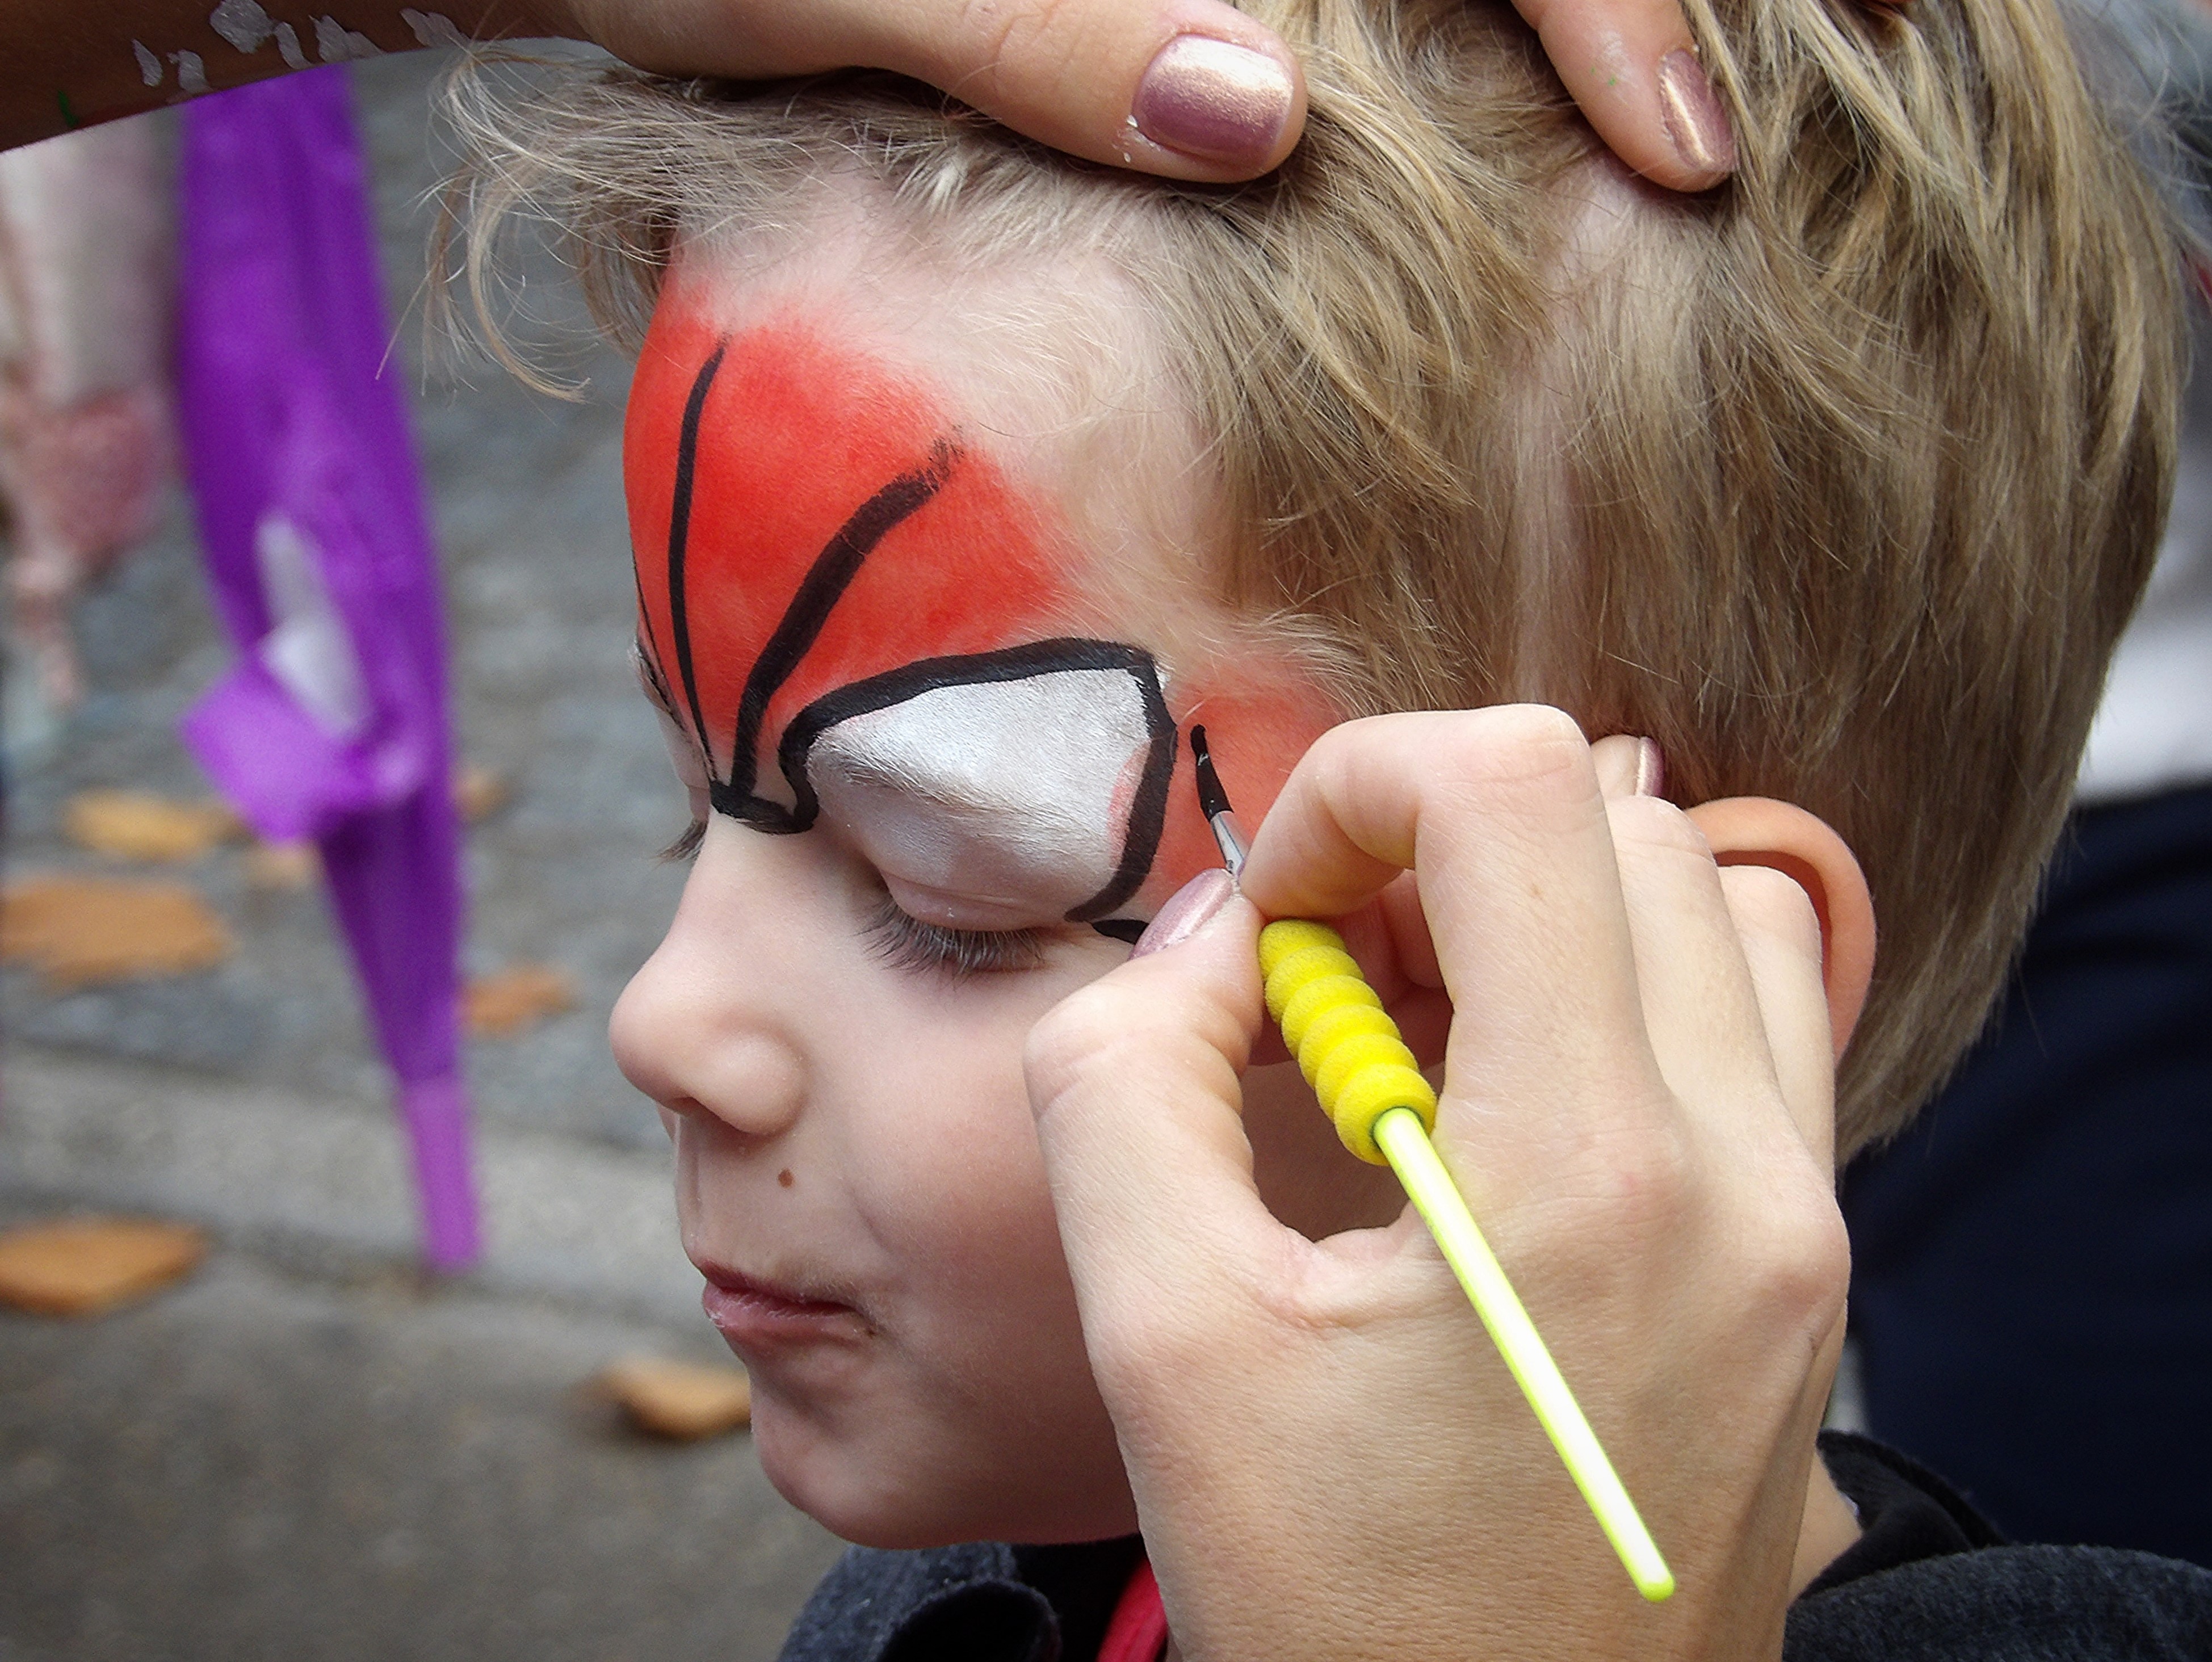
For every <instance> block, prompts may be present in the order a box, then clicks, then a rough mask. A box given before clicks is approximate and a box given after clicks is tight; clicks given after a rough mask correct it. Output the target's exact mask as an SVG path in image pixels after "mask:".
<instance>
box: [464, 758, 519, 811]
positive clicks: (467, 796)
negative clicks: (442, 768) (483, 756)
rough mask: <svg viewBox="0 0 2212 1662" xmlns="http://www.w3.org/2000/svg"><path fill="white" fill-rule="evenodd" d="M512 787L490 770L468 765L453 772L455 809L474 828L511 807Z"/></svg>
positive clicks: (471, 763)
mask: <svg viewBox="0 0 2212 1662" xmlns="http://www.w3.org/2000/svg"><path fill="white" fill-rule="evenodd" d="M508 794H509V787H508V785H507V781H506V780H504V779H502V778H501V777H500V776H499V775H497V774H495V773H494V772H493V771H492V770H490V769H489V768H487V767H479V766H478V765H477V764H476V763H474V762H465V763H463V764H461V765H460V766H459V768H457V769H455V770H454V772H453V807H454V808H455V809H456V810H457V811H458V812H459V814H460V816H461V818H462V819H464V820H465V821H467V823H469V824H470V825H475V824H476V822H477V820H479V819H483V818H485V817H486V816H487V815H489V814H494V813H498V812H499V811H500V809H501V808H502V807H506V806H507V796H508Z"/></svg>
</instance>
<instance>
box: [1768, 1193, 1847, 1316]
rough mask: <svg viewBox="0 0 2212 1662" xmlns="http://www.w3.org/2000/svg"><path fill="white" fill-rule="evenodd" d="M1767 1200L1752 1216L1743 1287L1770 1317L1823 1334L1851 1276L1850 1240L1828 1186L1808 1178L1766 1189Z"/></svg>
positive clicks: (1836, 1313)
mask: <svg viewBox="0 0 2212 1662" xmlns="http://www.w3.org/2000/svg"><path fill="white" fill-rule="evenodd" d="M1768 1193H1769V1196H1770V1203H1769V1204H1768V1205H1766V1206H1765V1207H1763V1208H1761V1209H1760V1215H1759V1217H1758V1218H1757V1219H1755V1220H1754V1221H1753V1229H1752V1230H1751V1232H1750V1238H1751V1239H1753V1240H1754V1241H1755V1242H1756V1243H1757V1245H1756V1248H1755V1251H1756V1254H1757V1257H1756V1261H1755V1263H1753V1265H1752V1266H1751V1268H1750V1270H1749V1273H1748V1275H1747V1282H1748V1283H1749V1286H1748V1288H1747V1292H1748V1294H1749V1296H1750V1297H1751V1298H1752V1300H1753V1301H1754V1302H1755V1303H1756V1305H1757V1306H1759V1308H1760V1309H1762V1310H1763V1311H1765V1312H1766V1314H1767V1317H1768V1318H1769V1319H1770V1320H1772V1321H1774V1322H1777V1323H1779V1324H1786V1325H1790V1326H1793V1327H1801V1328H1802V1329H1804V1330H1807V1331H1808V1333H1811V1334H1814V1335H1818V1334H1821V1333H1825V1332H1826V1330H1827V1329H1828V1328H1829V1326H1830V1325H1832V1324H1833V1323H1834V1322H1835V1321H1836V1320H1837V1319H1838V1318H1840V1317H1841V1315H1842V1314H1843V1309H1844V1298H1845V1296H1846V1294H1847V1293H1848V1292H1849V1289H1850V1275H1851V1242H1850V1233H1849V1232H1848V1231H1847V1230H1846V1229H1845V1227H1844V1215H1843V1212H1842V1209H1841V1208H1839V1207H1838V1205H1837V1204H1836V1200H1835V1195H1834V1191H1833V1190H1832V1189H1831V1188H1830V1187H1829V1186H1828V1185H1827V1184H1823V1183H1819V1182H1816V1181H1814V1180H1813V1179H1811V1178H1808V1179H1807V1181H1806V1182H1805V1183H1803V1184H1775V1185H1771V1187H1770V1189H1769V1191H1768Z"/></svg>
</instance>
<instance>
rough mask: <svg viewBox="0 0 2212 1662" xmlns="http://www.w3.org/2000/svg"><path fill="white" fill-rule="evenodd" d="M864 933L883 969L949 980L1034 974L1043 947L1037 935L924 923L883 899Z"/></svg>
mask: <svg viewBox="0 0 2212 1662" xmlns="http://www.w3.org/2000/svg"><path fill="white" fill-rule="evenodd" d="M867 932H868V938H869V941H870V943H871V944H872V946H873V947H874V948H875V951H876V953H877V955H878V957H880V958H881V959H883V960H884V962H885V963H886V964H889V965H892V966H893V967H895V968H897V969H902V970H912V971H917V972H920V973H923V974H937V975H945V976H949V977H951V978H952V979H954V980H963V979H965V978H966V977H969V976H974V975H1005V974H1010V973H1012V972H1013V971H1020V970H1034V969H1036V967H1037V966H1038V965H1041V964H1042V963H1043V962H1044V953H1045V945H1046V941H1047V934H1046V932H1045V931H1044V930H1042V929H952V928H946V927H945V925H943V924H941V923H925V922H922V921H921V919H920V918H918V917H915V916H911V915H910V914H908V912H906V911H904V910H901V908H900V906H899V904H898V903H897V902H896V901H895V900H893V899H892V898H890V895H889V894H885V895H884V896H883V897H882V898H880V899H879V900H878V902H877V903H876V904H875V906H874V908H873V910H872V912H871V913H870V916H869V918H868V924H867Z"/></svg>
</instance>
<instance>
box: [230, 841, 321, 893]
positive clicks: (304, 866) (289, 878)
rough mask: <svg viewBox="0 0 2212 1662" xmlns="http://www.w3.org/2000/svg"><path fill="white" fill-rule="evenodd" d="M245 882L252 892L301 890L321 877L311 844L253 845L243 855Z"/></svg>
mask: <svg viewBox="0 0 2212 1662" xmlns="http://www.w3.org/2000/svg"><path fill="white" fill-rule="evenodd" d="M245 864H246V886H248V887H249V888H255V889H304V888H306V887H307V886H308V885H309V884H311V883H313V881H314V880H316V879H317V878H319V877H320V876H321V875H322V874H323V856H322V855H321V853H320V852H319V850H318V849H316V847H315V845H314V844H313V843H255V844H254V845H253V846H252V848H250V849H247V850H246V861H245Z"/></svg>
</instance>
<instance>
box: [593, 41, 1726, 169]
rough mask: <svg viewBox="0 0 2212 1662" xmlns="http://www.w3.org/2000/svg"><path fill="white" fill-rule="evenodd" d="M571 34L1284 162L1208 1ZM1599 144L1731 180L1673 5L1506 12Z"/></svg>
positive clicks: (1091, 134)
mask: <svg viewBox="0 0 2212 1662" xmlns="http://www.w3.org/2000/svg"><path fill="white" fill-rule="evenodd" d="M554 3H559V4H562V5H563V6H565V7H566V9H568V11H569V12H570V13H571V14H572V15H574V19H575V21H576V23H577V25H579V26H580V27H575V28H573V29H570V30H564V31H563V32H564V33H580V34H581V35H583V36H584V37H585V38H586V39H589V40H596V41H598V42H599V44H600V45H601V46H605V47H606V48H607V49H608V50H609V51H611V52H614V53H616V54H617V56H619V57H622V58H626V59H628V60H629V62H631V63H634V64H639V65H641V67H644V68H647V69H655V70H670V71H671V72H674V73H678V74H687V75H690V74H714V75H736V76H757V75H787V74H793V73H800V72H805V71H811V70H823V69H832V68H836V67H839V66H842V65H844V64H862V65H867V66H871V67H875V68H881V69H891V70H901V71H902V72H904V73H906V74H908V75H912V76H917V77H919V78H921V79H922V80H925V81H927V82H932V83H933V84H934V85H936V86H939V87H942V88H945V90H946V91H947V92H950V93H952V94H955V95H956V96H957V97H959V98H962V99H963V100H966V101H967V102H969V103H970V104H973V105H974V106H975V107H976V108H978V109H980V110H982V111H983V112H984V113H987V114H988V115H992V116H994V117H996V118H997V119H1000V120H1001V121H1003V122H1005V123H1006V125H1008V126H1011V127H1014V128H1018V130H1020V131H1023V132H1025V133H1027V134H1029V135H1030V137H1032V138H1037V139H1042V141H1043V142H1045V143H1048V144H1051V145H1053V146H1054V147H1056V148H1057V149H1063V150H1066V151H1069V152H1070V153H1072V154H1073V155H1081V156H1087V157H1089V158H1090V159H1091V160H1092V161H1106V162H1115V163H1119V164H1120V165H1121V166H1124V167H1134V168H1137V169H1139V171H1142V172H1145V173H1153V174H1165V175H1167V176H1168V177H1170V178H1174V179H1197V180H1237V179H1249V178H1251V177H1253V176H1254V175H1255V174H1261V173H1265V172H1266V171H1267V169H1268V168H1270V167H1273V166H1274V165H1275V164H1276V163H1277V162H1279V161H1281V160H1282V159H1283V158H1284V157H1285V155H1289V154H1290V152H1291V147H1292V146H1293V145H1295V144H1296V143H1297V139H1298V133H1299V130H1300V129H1301V128H1302V127H1303V126H1304V122H1305V82H1304V76H1302V74H1301V73H1300V71H1299V67H1298V63H1297V58H1295V57H1294V56H1293V54H1292V53H1291V51H1290V49H1289V48H1288V47H1287V46H1285V45H1284V44H1283V41H1282V40H1281V38H1280V37H1279V36H1278V35H1277V34H1276V33H1274V32H1273V30H1272V29H1269V28H1267V27H1266V26H1265V25H1263V24H1261V22H1259V21H1256V20H1255V19H1254V18H1251V17H1249V16H1247V15H1244V14H1243V12H1240V11H1238V10H1237V9H1235V8H1234V7H1232V6H1230V5H1228V4H1225V3H1223V0H983V3H977V0H931V3H908V4H896V5H893V4H885V3H884V0H834V3H823V4H817V5H807V6H791V5H788V4H782V3H777V0H661V3H659V4H656V5H645V4H640V3H638V0H554ZM1514 4H1515V5H1516V8H1517V9H1519V10H1520V12H1521V15H1522V16H1523V17H1524V18H1525V19H1527V20H1528V24H1529V26H1530V27H1533V28H1534V29H1535V30H1536V32H1537V33H1538V35H1539V37H1540V38H1541V40H1542V41H1543V43H1544V49H1545V51H1546V52H1548V53H1549V54H1550V56H1551V59H1552V63H1553V67H1554V68H1555V69H1557V70H1558V71H1559V77H1560V79H1561V80H1562V81H1564V82H1565V83H1566V87H1567V90H1568V92H1569V93H1570V94H1571V95H1572V96H1573V98H1574V99H1575V101H1576V102H1577V103H1578V104H1580V105H1581V106H1582V108H1583V113H1584V114H1585V115H1587V116H1588V117H1589V122H1590V125H1592V126H1593V127H1595V129H1596V130H1597V132H1598V135H1599V137H1601V138H1603V139H1604V141H1605V142H1606V143H1607V144H1608V145H1610V146H1612V148H1613V150H1614V151H1615V152H1616V153H1618V154H1619V155H1620V158H1621V159H1622V160H1623V161H1626V163H1627V164H1628V165H1629V166H1630V167H1633V168H1635V169H1636V171H1637V172H1638V173H1640V174H1644V176H1645V177H1646V178H1648V179H1650V180H1655V181H1656V182H1657V183H1659V184H1662V185H1666V186H1671V187H1673V188H1674V189H1676V190H1684V191H1699V190H1704V189H1705V188H1707V187H1708V186H1712V185H1716V184H1717V183H1719V182H1720V180H1723V179H1724V178H1725V177H1727V175H1728V174H1729V171H1730V170H1731V169H1732V168H1733V167H1735V139H1734V137H1733V136H1732V135H1731V133H1730V131H1729V122H1728V117H1727V116H1726V114H1724V113H1723V111H1722V109H1721V107H1720V104H1719V102H1718V101H1717V100H1716V99H1715V98H1714V96H1713V94H1712V89H1711V87H1710V86H1709V85H1708V84H1707V82H1706V79H1705V72H1704V70H1701V69H1700V68H1699V65H1698V58H1697V48H1696V46H1695V43H1694V42H1693V41H1692V39H1691V35H1690V26H1689V23H1688V22H1687V21H1686V19H1685V18H1684V16H1683V14H1682V8H1681V6H1680V3H1679V0H1514Z"/></svg>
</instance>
